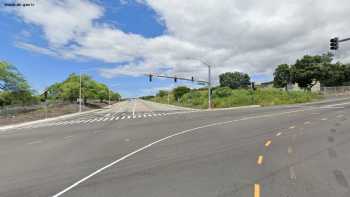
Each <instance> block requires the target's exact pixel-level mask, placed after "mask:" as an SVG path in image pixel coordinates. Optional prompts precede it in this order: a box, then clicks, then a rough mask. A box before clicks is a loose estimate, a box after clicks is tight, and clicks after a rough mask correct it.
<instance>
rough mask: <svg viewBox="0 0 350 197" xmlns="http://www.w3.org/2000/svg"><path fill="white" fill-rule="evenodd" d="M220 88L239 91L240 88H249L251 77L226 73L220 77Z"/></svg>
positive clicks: (239, 73) (236, 73) (237, 73)
mask: <svg viewBox="0 0 350 197" xmlns="http://www.w3.org/2000/svg"><path fill="white" fill-rule="evenodd" d="M219 81H220V86H222V87H230V88H232V89H237V88H240V87H243V88H245V87H248V86H249V84H250V77H249V75H248V74H246V73H241V72H234V73H232V72H226V73H223V74H221V75H219Z"/></svg>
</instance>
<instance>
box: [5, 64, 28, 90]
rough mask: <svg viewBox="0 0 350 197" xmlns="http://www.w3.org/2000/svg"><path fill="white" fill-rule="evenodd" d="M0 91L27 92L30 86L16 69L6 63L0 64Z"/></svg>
mask: <svg viewBox="0 0 350 197" xmlns="http://www.w3.org/2000/svg"><path fill="white" fill-rule="evenodd" d="M0 89H1V90H3V91H13V92H18V91H28V92H30V86H29V85H28V83H27V81H26V80H25V79H24V77H23V76H22V74H21V73H20V72H19V71H18V70H17V68H16V67H15V66H13V65H11V64H9V63H7V62H4V61H1V62H0Z"/></svg>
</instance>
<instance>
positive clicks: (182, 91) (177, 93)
mask: <svg viewBox="0 0 350 197" xmlns="http://www.w3.org/2000/svg"><path fill="white" fill-rule="evenodd" d="M190 91H191V89H190V88H188V87H186V86H179V87H176V88H175V89H174V90H173V92H174V96H175V99H176V100H179V99H180V98H181V97H182V96H183V95H184V94H186V93H188V92H190Z"/></svg>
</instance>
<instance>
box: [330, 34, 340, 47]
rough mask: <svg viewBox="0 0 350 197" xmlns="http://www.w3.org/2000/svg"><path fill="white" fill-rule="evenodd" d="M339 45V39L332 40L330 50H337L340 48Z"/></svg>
mask: <svg viewBox="0 0 350 197" xmlns="http://www.w3.org/2000/svg"><path fill="white" fill-rule="evenodd" d="M338 43H339V39H338V37H335V38H332V39H331V40H330V49H331V50H337V49H338V47H339V45H338Z"/></svg>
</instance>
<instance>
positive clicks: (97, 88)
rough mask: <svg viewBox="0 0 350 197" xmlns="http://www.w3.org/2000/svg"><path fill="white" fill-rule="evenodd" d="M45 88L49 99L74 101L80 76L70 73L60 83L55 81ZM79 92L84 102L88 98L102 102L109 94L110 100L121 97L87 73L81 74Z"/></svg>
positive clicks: (77, 93)
mask: <svg viewBox="0 0 350 197" xmlns="http://www.w3.org/2000/svg"><path fill="white" fill-rule="evenodd" d="M47 90H48V97H49V98H50V99H62V100H68V101H71V102H73V101H76V100H77V99H78V98H79V94H80V76H79V75H76V74H74V73H73V74H70V75H69V76H68V78H67V79H66V80H64V81H63V82H62V83H55V84H53V85H51V86H50V87H49V88H48V89H47ZM81 93H82V98H83V99H84V102H85V103H86V102H87V100H88V99H98V100H100V102H103V101H104V100H108V99H109V96H110V98H111V100H119V99H120V98H121V96H120V95H119V94H118V93H116V92H113V91H112V90H109V88H108V87H107V86H106V85H105V84H102V83H99V82H97V81H95V80H93V79H91V77H90V76H88V75H82V78H81ZM109 94H110V95H109Z"/></svg>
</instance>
